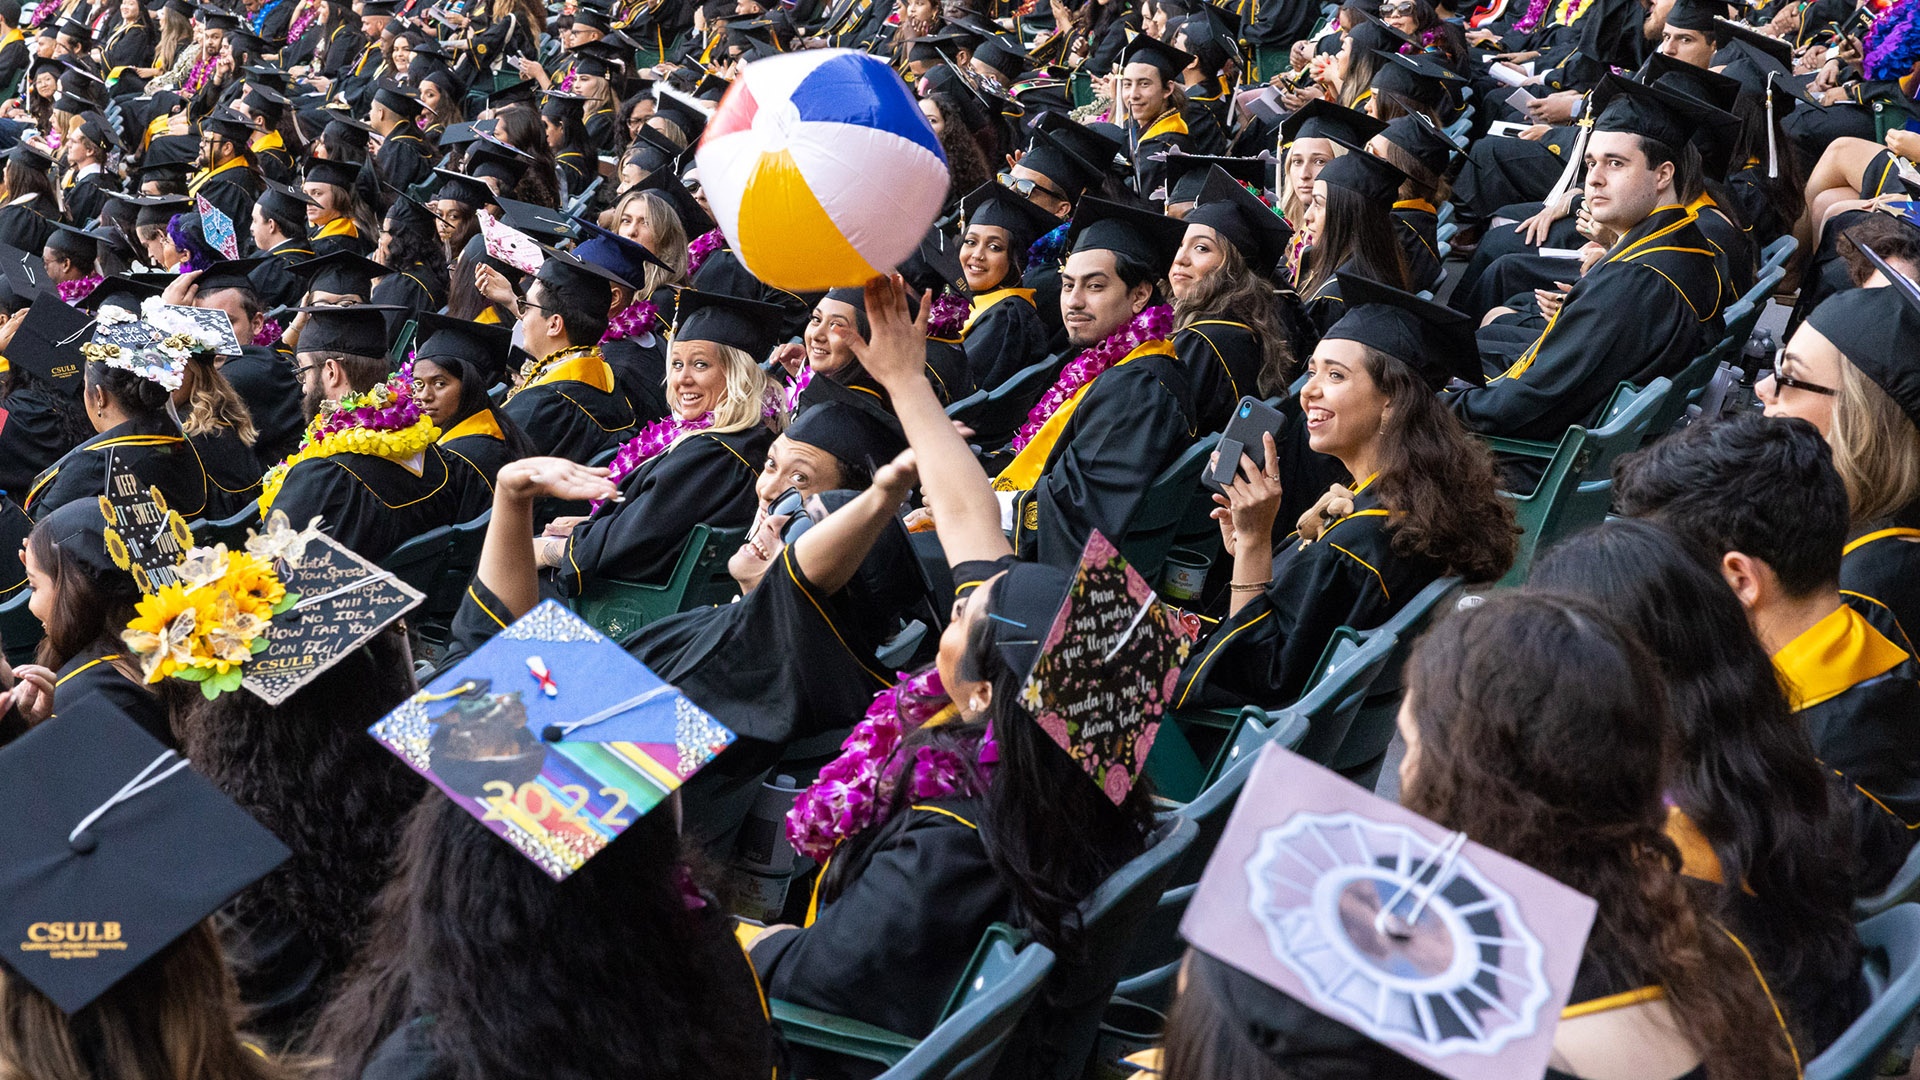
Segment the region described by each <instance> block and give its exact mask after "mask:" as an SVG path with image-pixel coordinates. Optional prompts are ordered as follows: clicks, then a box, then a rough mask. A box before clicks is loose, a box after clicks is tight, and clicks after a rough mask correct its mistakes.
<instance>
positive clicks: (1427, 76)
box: [1370, 50, 1466, 108]
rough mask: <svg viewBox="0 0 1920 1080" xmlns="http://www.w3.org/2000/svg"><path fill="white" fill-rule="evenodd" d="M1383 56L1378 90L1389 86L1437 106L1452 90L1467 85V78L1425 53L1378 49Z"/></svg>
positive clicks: (1375, 79) (1376, 81) (1375, 81)
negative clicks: (1436, 61) (1410, 53)
mask: <svg viewBox="0 0 1920 1080" xmlns="http://www.w3.org/2000/svg"><path fill="white" fill-rule="evenodd" d="M1374 55H1375V56H1378V57H1379V58H1380V60H1381V63H1380V66H1379V67H1378V68H1376V69H1375V70H1374V73H1373V82H1372V83H1371V84H1370V85H1371V86H1372V87H1373V88H1374V89H1375V90H1388V91H1392V92H1393V93H1396V94H1399V95H1400V96H1402V97H1404V98H1407V99H1409V100H1411V101H1415V102H1418V103H1420V104H1422V105H1426V106H1428V107H1430V108H1437V107H1438V106H1439V105H1440V104H1441V102H1443V101H1445V100H1446V98H1447V97H1448V95H1449V94H1450V93H1453V92H1454V91H1455V90H1456V89H1457V88H1458V87H1462V86H1465V85H1466V80H1465V79H1462V78H1461V77H1460V76H1458V75H1456V74H1454V73H1453V72H1452V71H1451V70H1449V69H1448V68H1446V67H1445V66H1443V65H1441V64H1437V63H1435V62H1434V61H1433V59H1432V58H1431V57H1429V56H1428V55H1427V54H1426V53H1424V52H1420V53H1414V54H1412V55H1409V54H1407V53H1402V52H1386V51H1384V50H1382V51H1376V52H1375V53H1374Z"/></svg>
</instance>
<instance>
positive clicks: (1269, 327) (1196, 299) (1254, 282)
mask: <svg viewBox="0 0 1920 1080" xmlns="http://www.w3.org/2000/svg"><path fill="white" fill-rule="evenodd" d="M1214 246H1215V248H1216V249H1217V250H1218V251H1219V252H1220V265H1219V267H1218V268H1217V269H1215V270H1214V272H1213V273H1211V274H1208V275H1207V276H1206V277H1203V278H1201V279H1200V280H1199V281H1197V282H1195V283H1194V286H1193V288H1194V291H1193V294H1192V295H1191V296H1188V297H1187V298H1186V299H1185V300H1175V301H1174V302H1173V317H1174V327H1175V328H1176V329H1179V330H1184V329H1186V328H1187V327H1189V326H1192V325H1193V324H1194V323H1195V322H1198V321H1199V320H1201V319H1231V320H1234V321H1236V322H1243V323H1246V324H1247V326H1248V328H1250V329H1251V330H1252V331H1253V337H1254V341H1255V342H1256V343H1257V344H1258V345H1259V346H1260V379H1259V386H1260V392H1261V393H1262V394H1277V393H1280V392H1281V391H1283V390H1285V389H1286V386H1287V379H1288V376H1289V375H1291V374H1292V373H1293V366H1294V356H1293V345H1292V343H1291V342H1289V341H1288V340H1287V335H1286V331H1284V330H1282V329H1281V328H1280V320H1279V319H1278V318H1277V317H1276V315H1275V312H1276V311H1277V310H1278V309H1277V308H1276V307H1275V305H1274V301H1273V284H1272V283H1271V282H1269V281H1267V279H1266V278H1264V277H1262V276H1261V275H1259V274H1256V273H1254V271H1253V268H1252V267H1251V266H1249V265H1248V263H1247V259H1246V256H1244V255H1242V254H1240V249H1239V248H1237V247H1235V246H1234V245H1233V244H1232V243H1230V242H1228V241H1227V240H1226V239H1225V238H1224V237H1221V238H1219V240H1218V241H1217V242H1216V244H1215V245H1214Z"/></svg>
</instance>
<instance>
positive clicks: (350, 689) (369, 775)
mask: <svg viewBox="0 0 1920 1080" xmlns="http://www.w3.org/2000/svg"><path fill="white" fill-rule="evenodd" d="M407 657H408V652H407V647H406V637H405V634H404V632H403V631H401V630H399V629H397V628H394V629H389V630H387V631H384V632H382V633H381V634H379V635H376V636H375V637H374V638H373V640H371V641H369V642H367V643H366V644H365V645H363V646H361V647H360V648H358V649H355V650H353V651H352V652H349V653H348V654H347V655H346V656H345V657H343V658H342V659H341V660H340V662H339V663H338V664H336V665H335V666H333V667H332V668H329V669H328V670H327V671H325V672H323V673H321V675H320V676H319V677H318V678H316V679H314V680H313V681H312V682H310V683H308V684H307V685H305V686H303V687H301V688H300V689H299V690H297V691H295V693H294V694H293V696H292V697H290V698H288V699H287V700H286V701H284V702H282V703H281V704H279V705H274V706H269V705H268V704H267V703H266V702H265V701H263V700H262V699H260V698H258V697H256V696H254V695H253V694H250V693H244V692H243V693H233V694H222V695H220V696H219V697H217V698H214V699H213V700H211V701H209V700H207V699H206V698H205V697H204V696H203V695H202V694H201V693H200V689H199V687H198V685H197V684H189V683H182V682H179V681H177V680H169V681H167V682H166V683H163V684H162V685H163V688H164V689H165V691H166V694H167V697H168V699H169V703H170V705H171V710H170V711H171V713H172V718H173V726H174V729H175V730H176V731H178V732H179V735H180V742H181V748H182V751H183V752H184V753H185V755H186V756H187V757H189V758H191V759H192V760H193V764H194V768H195V769H197V770H199V771H200V773H201V774H202V775H204V776H206V777H207V779H209V780H211V781H213V782H214V784H215V785H216V786H218V787H219V788H220V789H221V790H222V791H224V792H226V794H227V796H228V797H229V798H231V799H233V800H234V801H235V802H237V803H239V804H240V806H241V808H242V809H244V810H246V811H247V813H248V814H250V815H252V816H253V818H254V820H256V821H258V822H260V823H261V824H262V825H265V826H266V827H267V828H268V829H270V830H271V831H272V832H273V834H274V835H275V836H277V837H279V838H280V840H281V842H282V843H284V844H286V845H287V846H288V847H289V848H291V849H292V850H293V857H292V858H291V859H289V860H287V861H286V862H285V863H282V864H281V865H280V867H279V868H278V869H276V870H275V871H274V872H273V873H271V874H269V875H267V876H266V877H265V878H262V879H261V880H260V881H259V882H257V883H255V884H254V885H253V886H251V887H249V888H248V889H246V890H245V891H243V892H241V893H240V895H239V896H237V897H235V898H234V900H233V901H232V903H230V904H229V905H228V907H227V914H228V916H229V918H228V919H227V920H226V922H227V925H226V927H225V933H226V943H227V949H228V951H229V953H231V954H232V955H233V956H234V957H235V959H236V961H237V963H236V968H237V970H238V971H239V973H240V990H241V998H242V1000H243V1001H245V1002H246V1004H247V1005H248V1006H250V1007H251V1008H252V1010H253V1025H254V1027H255V1030H256V1031H258V1032H259V1033H260V1035H261V1036H262V1037H264V1038H266V1039H267V1040H268V1041H269V1042H271V1043H273V1044H275V1045H278V1046H291V1045H294V1044H296V1043H298V1042H299V1041H300V1040H302V1039H304V1038H305V1036H306V1035H307V1033H308V1032H309V1031H310V1030H311V1029H312V1027H313V1024H314V1021H315V1019H317V1017H318V1015H319V1010H320V1007H321V1006H322V1005H323V1004H324V1003H325V1002H326V1000H327V998H328V996H329V995H330V994H331V993H332V991H333V989H334V987H335V985H336V983H337V982H338V981H339V979H340V978H341V976H342V975H343V973H345V971H346V970H347V968H348V966H349V964H350V962H351V960H352V958H353V955H354V951H355V949H357V948H358V947H359V945H360V943H361V941H362V939H363V938H364V937H365V934H366V930H367V927H368V925H369V923H370V921H371V919H372V914H371V910H370V909H371V907H372V904H373V900H374V898H375V896H376V895H377V894H378V893H379V891H380V889H381V887H382V886H384V885H385V884H386V882H387V878H388V874H389V873H390V870H389V867H388V859H389V858H390V857H391V855H392V852H393V835H392V830H393V827H394V822H396V821H398V820H400V819H401V818H402V817H404V816H405V814H406V812H407V810H408V808H409V807H411V806H412V805H413V804H414V803H415V802H417V801H418V800H419V798H420V794H421V792H422V791H423V790H425V787H426V785H425V784H424V783H423V782H421V780H420V779H419V777H417V776H416V775H414V773H413V772H412V771H411V770H409V769H408V768H407V767H406V765H405V763H403V762H401V761H400V760H399V759H398V758H396V757H394V756H393V755H391V754H389V753H387V752H386V751H385V750H384V749H383V748H381V746H380V744H379V743H376V742H374V741H373V740H371V739H369V738H367V736H366V730H367V727H368V726H369V725H371V724H372V723H373V722H374V721H376V720H378V719H379V718H380V717H382V716H385V715H386V714H387V713H388V712H390V711H391V710H392V709H394V708H395V707H396V706H398V705H399V704H400V703H401V702H402V701H404V700H406V697H407V695H408V694H410V693H412V692H413V686H414V684H413V672H412V669H411V668H410V667H409V666H408V661H407ZM501 846H502V847H506V845H504V844H502V845H501Z"/></svg>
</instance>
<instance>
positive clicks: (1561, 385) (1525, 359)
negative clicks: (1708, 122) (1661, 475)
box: [1448, 206, 1725, 441]
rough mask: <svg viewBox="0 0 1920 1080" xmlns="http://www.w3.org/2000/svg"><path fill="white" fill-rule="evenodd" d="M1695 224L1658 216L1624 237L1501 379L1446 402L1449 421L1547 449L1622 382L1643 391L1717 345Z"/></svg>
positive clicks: (1672, 211)
mask: <svg viewBox="0 0 1920 1080" xmlns="http://www.w3.org/2000/svg"><path fill="white" fill-rule="evenodd" d="M1697 216H1698V215H1697V214H1696V213H1695V212H1694V211H1692V210H1689V209H1687V208H1685V207H1681V206H1665V207H1661V208H1660V209H1658V210H1656V211H1654V212H1653V213H1652V214H1651V215H1649V216H1648V218H1647V220H1645V221H1643V222H1641V223H1640V224H1639V225H1637V226H1635V227H1634V228H1633V229H1632V230H1630V231H1629V232H1628V233H1627V235H1626V236H1624V237H1622V238H1621V240H1620V242H1619V243H1618V244H1616V245H1614V247H1613V250H1612V251H1611V252H1609V253H1608V255H1607V257H1606V258H1605V259H1603V260H1602V261H1601V262H1599V263H1597V264H1596V265H1595V266H1594V267H1593V269H1592V270H1591V271H1589V272H1588V273H1587V276H1586V277H1584V278H1581V279H1580V281H1579V282H1578V283H1576V284H1575V285H1574V287H1573V290H1572V291H1571V292H1570V293H1568V294H1567V299H1566V302H1565V303H1564V304H1563V305H1562V307H1561V308H1560V313H1559V315H1558V316H1557V317H1556V318H1554V319H1553V320H1552V321H1551V322H1550V323H1548V324H1547V328H1546V330H1545V331H1544V332H1542V333H1541V335H1540V337H1539V339H1538V340H1537V341H1535V342H1534V344H1533V345H1531V346H1529V347H1528V349H1527V351H1526V352H1524V353H1522V354H1521V357H1520V359H1519V360H1518V361H1517V362H1515V363H1514V364H1513V366H1512V367H1510V368H1508V369H1507V371H1506V373H1505V374H1504V375H1501V376H1500V377H1498V378H1496V379H1494V380H1493V381H1492V382H1490V383H1488V384H1487V385H1486V386H1484V387H1474V388H1473V389H1470V390H1461V391H1458V392H1456V393H1453V394H1451V395H1449V398H1448V401H1449V403H1450V404H1451V406H1452V408H1453V410H1454V415H1456V416H1458V417H1459V418H1460V420H1461V422H1463V423H1465V424H1466V425H1467V428H1468V429H1469V430H1471V431H1477V432H1482V433H1484V434H1488V435H1504V436H1508V437H1512V438H1521V439H1539V440H1544V441H1557V440H1558V439H1559V438H1560V436H1561V435H1563V434H1565V432H1566V429H1567V427H1568V426H1569V425H1572V424H1583V423H1586V422H1588V421H1589V420H1591V419H1592V418H1593V417H1594V415H1595V414H1596V413H1597V412H1598V411H1599V410H1600V408H1601V406H1603V405H1604V404H1605V403H1606V401H1607V399H1608V398H1609V397H1611V396H1612V394H1613V391H1614V387H1615V386H1616V385H1618V384H1619V383H1620V382H1622V381H1623V380H1631V381H1632V382H1635V383H1638V384H1642V385H1644V384H1645V383H1646V382H1647V381H1649V380H1651V379H1653V378H1655V377H1657V376H1660V375H1671V374H1673V373H1675V372H1678V371H1679V370H1680V369H1681V368H1683V367H1685V366H1686V365H1687V363H1688V362H1690V361H1691V360H1693V358H1694V357H1696V356H1699V355H1700V353H1701V352H1702V351H1704V350H1705V349H1706V347H1707V346H1709V345H1711V344H1713V343H1714V342H1715V341H1717V340H1718V339H1719V337H1720V333H1721V320H1720V307H1721V304H1720V301H1721V296H1722V292H1723V289H1724V287H1725V286H1724V283H1723V282H1722V281H1721V278H1720V270H1719V266H1718V263H1717V258H1716V253H1715V252H1714V250H1713V248H1712V247H1711V246H1710V244H1709V243H1708V241H1707V239H1706V237H1705V236H1704V235H1702V234H1701V232H1700V230H1699V229H1698V228H1697V227H1696V226H1695V225H1694V221H1695V219H1696V218H1697ZM1622 313H1630V315H1631V317H1630V318H1623V317H1622Z"/></svg>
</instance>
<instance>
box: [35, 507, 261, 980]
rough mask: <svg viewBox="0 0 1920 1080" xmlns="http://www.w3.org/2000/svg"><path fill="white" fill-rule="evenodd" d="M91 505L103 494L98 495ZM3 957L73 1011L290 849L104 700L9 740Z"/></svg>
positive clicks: (196, 922) (84, 703) (83, 704)
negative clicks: (15, 799)
mask: <svg viewBox="0 0 1920 1080" xmlns="http://www.w3.org/2000/svg"><path fill="white" fill-rule="evenodd" d="M90 508H91V509H92V510H93V513H94V514H95V516H98V515H99V511H98V508H97V507H90ZM0 779H4V781H5V782H6V783H7V784H8V785H9V789H10V790H13V791H16V792H19V793H20V805H19V807H18V808H17V811H16V813H15V815H14V820H13V821H12V823H11V824H10V825H9V827H8V829H7V830H6V836H5V838H4V839H0V867H4V869H0V911H4V912H5V916H6V919H7V920H8V922H9V924H10V925H9V926H8V927H7V938H6V940H7V943H8V946H7V947H8V953H7V956H6V964H7V968H8V969H9V970H10V971H12V972H13V973H15V974H17V975H19V976H20V977H21V978H23V979H25V980H26V981H28V982H30V983H32V984H33V985H34V987H35V988H36V989H38V990H39V991H40V992H41V993H43V994H45V995H46V996H47V998H48V999H49V1000H51V1001H52V1002H53V1003H54V1004H55V1005H57V1006H58V1007H59V1008H60V1009H61V1011H63V1012H65V1013H68V1014H69V1015H71V1014H73V1013H75V1012H78V1011H79V1010H81V1009H83V1008H85V1007H86V1006H87V1005H89V1004H90V1003H92V1002H93V1001H94V1000H96V999H97V998H99V997H100V995H102V994H104V993H106V992H107V991H108V990H109V989H111V988H112V987H113V986H114V984H115V983H118V982H119V981H120V980H122V979H124V978H126V977H127V976H128V975H130V974H132V973H133V971H134V969H136V968H138V967H139V966H140V965H142V964H144V963H145V962H147V961H148V960H149V959H151V958H152V957H154V956H155V955H156V954H158V953H159V952H160V951H161V950H163V949H165V948H166V947H167V946H169V945H171V944H173V942H174V941H176V940H178V939H179V938H180V937H181V935H183V934H185V933H187V932H188V931H189V930H192V929H193V928H194V927H195V926H197V925H199V924H200V922H201V921H202V920H204V919H205V918H207V916H209V915H212V914H213V913H214V912H215V911H217V910H219V909H220V907H221V906H222V905H224V904H225V903H226V902H227V901H228V900H229V899H231V898H232V897H233V896H234V894H236V893H238V892H239V891H240V890H242V889H244V888H246V887H247V886H249V885H252V884H253V883H254V882H256V881H258V880H260V879H261V878H262V877H265V876H266V875H267V873H268V872H269V871H271V870H273V869H274V868H275V867H277V866H279V865H280V864H281V863H283V862H285V861H286V860H287V858H288V857H289V855H290V854H291V853H290V852H289V851H288V850H287V848H286V846H285V845H284V844H282V843H280V841H278V840H276V839H274V836H273V834H272V833H270V832H268V831H267V830H266V829H264V828H262V827H261V826H260V824H259V823H258V822H256V821H254V820H253V819H252V818H250V817H248V816H247V814H246V812H245V811H243V810H241V809H240V808H239V807H238V806H236V805H234V803H233V801H232V800H231V799H228V798H227V797H226V796H225V795H224V794H222V793H221V792H220V789H218V788H216V787H214V786H213V784H212V783H211V782H209V781H208V780H207V779H206V778H205V777H203V776H201V775H200V774H199V773H197V772H195V771H194V770H193V769H192V768H190V767H188V765H187V760H186V759H185V758H183V757H181V756H180V755H179V754H178V753H177V752H175V751H173V750H169V749H167V748H166V747H164V746H162V745H161V744H160V742H159V741H158V740H156V739H155V738H154V737H153V736H152V735H149V734H147V732H146V731H144V730H143V729H142V728H141V727H140V725H139V724H136V723H135V722H134V721H133V720H131V719H129V718H128V717H127V715H126V714H125V713H123V712H121V711H120V710H118V709H116V708H114V707H113V706H112V705H111V704H109V703H108V702H107V701H106V699H104V698H101V697H98V696H96V697H92V698H87V699H82V700H81V701H79V702H77V703H76V706H75V707H74V708H71V709H66V708H63V709H61V711H60V716H59V718H58V719H56V720H53V721H51V722H49V723H45V724H41V725H39V726H37V727H35V728H33V729H32V730H30V731H28V732H27V733H26V734H25V735H22V736H21V737H20V738H19V739H17V740H15V741H14V743H13V744H12V745H10V746H8V747H7V748H6V749H5V750H4V751H0Z"/></svg>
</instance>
